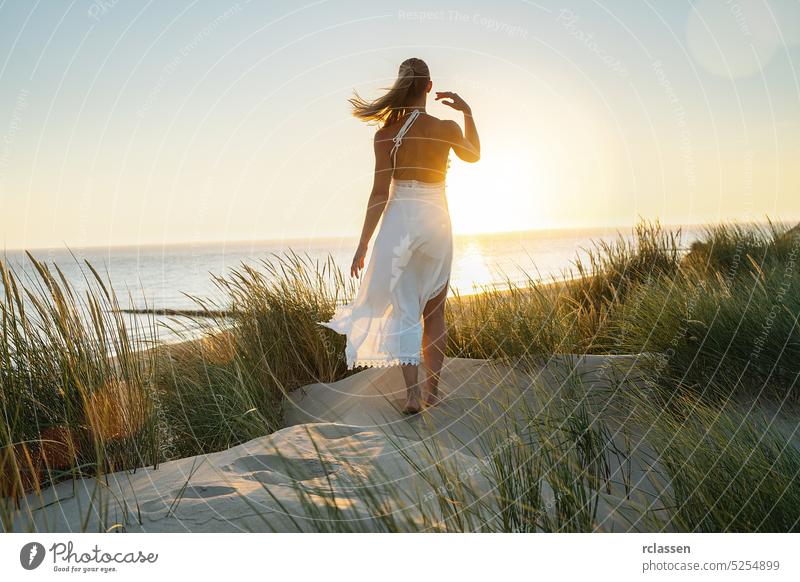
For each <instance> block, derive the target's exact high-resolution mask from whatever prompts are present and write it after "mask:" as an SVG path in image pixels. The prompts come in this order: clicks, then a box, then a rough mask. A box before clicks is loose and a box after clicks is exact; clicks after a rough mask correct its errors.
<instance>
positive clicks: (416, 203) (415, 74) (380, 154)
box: [323, 59, 480, 414]
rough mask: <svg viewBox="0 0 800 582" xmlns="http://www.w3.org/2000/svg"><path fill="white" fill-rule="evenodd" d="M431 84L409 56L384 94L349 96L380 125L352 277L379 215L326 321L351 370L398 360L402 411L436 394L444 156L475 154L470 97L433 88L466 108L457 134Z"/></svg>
mask: <svg viewBox="0 0 800 582" xmlns="http://www.w3.org/2000/svg"><path fill="white" fill-rule="evenodd" d="M432 86H433V85H432V83H431V80H430V72H429V71H428V66H427V65H426V64H425V63H424V62H423V61H422V60H420V59H408V60H406V61H403V63H402V64H401V65H400V71H399V73H398V76H397V80H396V81H395V83H394V85H393V86H392V87H391V89H389V90H388V92H387V93H386V94H384V95H383V96H382V97H379V98H378V99H375V100H374V101H367V100H364V99H362V98H361V97H359V96H358V94H356V95H355V96H354V97H353V98H352V99H350V103H351V105H352V106H353V114H354V115H355V116H356V117H358V118H359V119H362V120H363V121H367V122H378V123H380V124H381V125H382V127H381V128H380V129H379V130H378V131H377V132H376V134H375V144H374V145H375V177H374V181H373V185H372V192H371V193H370V196H369V203H368V205H367V213H366V217H365V218H364V227H363V229H362V231H361V240H360V241H359V244H358V248H357V249H356V253H355V256H354V257H353V264H352V266H351V267H350V274H351V275H352V276H354V277H359V275H360V274H361V271H362V269H364V259H365V257H366V256H367V248H368V243H369V241H370V239H371V238H372V235H373V233H374V232H375V229H376V227H377V225H378V222H379V221H380V219H381V217H383V220H382V222H381V228H380V230H379V231H378V235H377V236H376V238H375V247H374V248H373V250H372V255H371V256H370V261H369V265H368V267H367V269H366V271H365V272H364V276H363V278H362V280H361V285H360V287H359V290H358V293H357V295H356V298H355V301H354V302H353V303H352V304H350V305H345V306H342V307H340V308H338V309H337V310H336V314H335V315H334V317H333V319H332V320H331V321H330V322H328V323H324V324H323V325H326V326H327V327H330V328H331V329H333V330H335V331H337V332H339V333H341V334H345V335H346V336H347V349H346V356H347V365H348V367H349V368H351V369H352V368H354V367H359V366H393V365H400V366H401V367H402V370H403V378H404V379H405V383H406V392H407V394H406V402H405V406H404V407H403V412H404V413H406V414H414V413H416V412H419V411H420V409H421V408H422V406H423V404H424V405H426V406H432V405H435V404H436V403H437V402H438V400H439V392H438V388H439V373H440V371H441V369H442V361H443V359H444V348H445V341H446V329H445V318H444V307H445V298H446V296H447V288H448V283H449V280H450V266H451V263H452V257H453V239H452V233H451V229H450V215H449V213H448V209H447V199H446V198H445V183H444V180H445V174H446V172H447V166H448V156H449V154H450V150H451V149H452V150H453V151H454V152H455V153H456V155H457V156H458V157H459V158H461V159H462V160H465V161H467V162H477V161H478V159H479V158H480V141H479V139H478V131H477V129H476V128H475V121H474V120H473V118H472V110H471V109H470V107H469V105H467V103H466V102H465V101H464V100H463V99H462V98H461V97H459V96H458V95H456V94H455V93H450V92H437V93H436V100H437V101H438V100H442V103H443V104H444V105H447V106H448V107H451V108H453V109H455V110H456V111H461V112H463V114H464V126H465V128H466V131H465V134H462V132H461V128H460V127H459V125H458V123H456V122H454V121H445V120H441V119H437V118H436V117H433V116H432V115H428V113H427V112H426V110H425V104H426V101H427V97H428V93H430V91H431V88H432ZM421 321H424V325H422V324H421ZM420 345H421V346H422V356H423V357H422V360H423V362H424V365H425V368H426V383H425V390H424V393H421V390H420V386H419V381H418V377H419V369H418V367H419V364H420Z"/></svg>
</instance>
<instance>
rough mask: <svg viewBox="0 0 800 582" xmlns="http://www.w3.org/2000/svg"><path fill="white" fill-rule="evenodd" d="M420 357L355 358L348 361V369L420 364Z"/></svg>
mask: <svg viewBox="0 0 800 582" xmlns="http://www.w3.org/2000/svg"><path fill="white" fill-rule="evenodd" d="M419 364H420V359H419V358H414V357H409V358H389V359H385V360H355V361H354V362H348V363H347V369H348V370H354V369H355V368H391V367H392V366H419Z"/></svg>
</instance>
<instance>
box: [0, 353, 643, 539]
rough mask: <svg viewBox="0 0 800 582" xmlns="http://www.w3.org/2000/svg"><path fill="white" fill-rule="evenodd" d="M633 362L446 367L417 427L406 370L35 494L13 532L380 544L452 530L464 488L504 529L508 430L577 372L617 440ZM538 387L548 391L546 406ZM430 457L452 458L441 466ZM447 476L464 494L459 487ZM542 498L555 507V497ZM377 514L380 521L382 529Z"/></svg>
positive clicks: (484, 517) (622, 516)
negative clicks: (496, 480) (234, 432)
mask: <svg viewBox="0 0 800 582" xmlns="http://www.w3.org/2000/svg"><path fill="white" fill-rule="evenodd" d="M636 362H637V359H636V358H635V357H626V356H583V357H560V358H557V359H552V360H550V361H547V362H541V363H540V364H539V365H537V366H530V365H528V366H522V365H511V364H498V363H493V362H488V361H482V360H467V359H448V360H446V362H445V366H444V370H443V375H442V385H441V388H442V392H443V394H444V401H443V402H442V403H441V404H440V405H439V406H437V407H435V408H432V409H428V410H426V411H425V412H423V413H421V414H419V415H415V416H413V417H404V416H402V415H401V414H400V413H399V407H400V404H401V402H402V398H403V394H404V386H403V380H402V375H401V373H400V370H399V368H388V369H370V370H365V371H363V372H360V373H358V374H355V375H353V376H351V377H348V378H346V379H344V380H342V381H339V382H336V383H333V384H314V385H310V386H306V387H304V388H302V389H299V390H297V391H296V392H295V393H293V395H292V398H291V402H290V405H289V406H288V407H287V412H286V419H285V421H286V425H287V426H286V428H284V429H282V430H279V431H277V432H275V433H274V434H271V435H267V436H264V437H261V438H257V439H254V440H252V441H249V442H247V443H244V444H241V445H239V446H236V447H233V448H231V449H228V450H226V451H222V452H218V453H213V454H208V455H201V456H197V457H191V458H185V459H180V460H176V461H171V462H167V463H164V464H162V465H160V466H159V467H158V468H156V469H154V468H145V469H138V470H137V471H135V472H119V473H114V474H111V475H107V476H104V477H103V478H102V479H99V480H96V479H82V480H74V481H66V482H62V483H59V484H58V485H56V486H55V487H52V488H49V489H47V490H46V491H44V492H43V494H42V496H41V497H37V496H33V495H31V496H29V497H28V498H26V499H24V500H23V503H22V507H21V509H20V510H19V511H18V512H17V515H16V518H15V526H14V529H15V530H17V531H19V530H39V531H58V532H69V531H105V530H109V529H118V530H124V531H130V532H187V531H191V532H209V531H214V532H227V531H298V530H300V531H303V530H311V529H317V528H319V526H320V523H322V524H323V525H324V527H328V528H330V529H331V530H335V529H336V527H337V520H342V519H343V520H346V521H347V523H348V529H353V528H357V529H361V530H364V531H374V530H381V529H385V528H386V527H387V526H386V524H387V523H392V524H394V525H393V528H394V529H400V530H403V529H419V528H422V529H426V530H431V531H436V530H440V529H444V528H445V524H444V520H443V516H442V513H441V507H440V503H439V501H440V500H439V497H438V495H437V493H436V492H439V493H441V492H443V491H446V490H447V488H448V487H454V486H455V487H459V486H462V485H466V486H468V487H469V489H470V490H471V491H473V492H475V493H476V495H477V499H476V501H475V508H476V509H475V512H476V513H477V514H479V515H480V517H479V519H478V522H481V521H483V523H487V524H490V525H494V526H497V525H498V524H492V520H494V519H496V517H495V515H496V509H497V500H496V497H497V496H496V493H497V492H496V491H494V490H493V488H492V485H491V482H490V480H489V479H488V478H487V477H486V469H487V462H488V461H487V460H488V459H490V458H491V457H490V455H491V453H492V451H493V450H496V449H497V447H503V446H505V444H506V442H507V438H508V437H507V435H505V436H504V433H503V431H502V425H503V423H502V422H501V421H502V419H504V418H505V417H507V416H508V415H518V414H521V411H522V409H523V408H524V407H525V406H526V405H527V406H529V407H533V408H534V409H535V408H536V407H539V406H541V405H542V403H541V402H538V401H537V400H540V399H541V398H542V395H543V394H544V395H545V396H544V397H554V398H557V397H558V396H559V394H560V391H561V390H562V389H564V377H565V374H566V372H567V371H569V370H575V371H577V372H578V373H579V374H581V376H582V377H583V380H584V383H583V384H582V385H583V386H585V387H587V391H586V394H585V397H586V398H590V399H594V400H597V401H598V402H600V403H603V402H605V403H606V404H608V405H609V406H606V407H605V408H606V410H605V411H604V412H603V414H604V416H605V418H604V419H603V420H604V421H606V422H607V423H609V426H611V427H617V428H618V427H619V426H621V422H622V421H621V420H620V419H617V418H615V415H616V413H614V412H613V409H614V407H613V406H611V404H612V403H613V400H614V394H609V393H608V392H607V391H606V390H604V388H603V387H604V386H605V385H606V384H607V382H606V381H605V380H606V378H607V377H608V375H609V373H613V374H622V375H623V376H624V377H626V378H627V381H629V382H636V381H638V380H637V378H638V376H637V373H636V370H637V367H636ZM534 383H536V384H538V385H540V386H543V387H544V391H538V396H536V395H535V394H534V392H536V391H534V390H532V389H531V385H532V384H534ZM623 385H624V384H623ZM614 431H616V428H615V429H614ZM504 439H506V440H504ZM645 452H646V451H645ZM434 455H435V456H436V458H438V459H443V460H442V461H439V463H440V466H438V467H437V466H436V464H434V463H433V462H432V457H433V456H434ZM629 463H630V464H631V466H632V467H633V471H632V477H633V479H634V480H636V481H641V482H642V483H643V484H644V483H645V482H646V478H645V468H646V463H645V461H644V460H643V459H642V460H641V462H640V460H638V459H633V460H629ZM443 466H444V467H447V468H448V470H449V471H450V473H449V474H450V475H454V476H457V478H456V479H455V480H456V481H458V482H456V483H453V482H450V480H451V478H452V477H447V476H446V475H444V474H443V471H442V470H441V468H442V467H443ZM643 486H644V485H643ZM645 488H646V487H645ZM365 492H366V494H365ZM544 494H545V496H547V495H551V496H552V493H551V492H549V491H548V490H547V488H546V487H545V491H544ZM641 501H642V499H638V500H637V499H634V498H628V497H626V496H625V493H624V491H623V490H622V489H621V488H620V489H619V490H616V489H615V490H612V491H610V492H609V493H608V495H607V496H606V497H605V498H604V499H603V502H602V503H601V508H600V512H599V518H598V522H599V524H600V527H599V528H598V529H602V530H604V531H624V530H627V529H628V528H629V527H630V525H629V524H630V522H629V520H630V519H631V518H632V516H635V513H636V512H635V503H638V502H641ZM378 512H379V513H382V514H383V515H384V517H383V518H381V519H376V518H375V514H376V513H378ZM387 516H388V517H387ZM312 519H316V520H317V525H316V526H315V527H312V524H311V520H312ZM475 529H477V527H475Z"/></svg>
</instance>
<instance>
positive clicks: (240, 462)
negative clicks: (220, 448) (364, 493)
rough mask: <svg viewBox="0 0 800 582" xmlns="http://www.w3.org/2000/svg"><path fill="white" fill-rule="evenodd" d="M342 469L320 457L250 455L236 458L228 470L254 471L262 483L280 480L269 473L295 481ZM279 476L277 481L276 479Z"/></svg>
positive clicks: (321, 475)
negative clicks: (269, 475) (268, 474)
mask: <svg viewBox="0 0 800 582" xmlns="http://www.w3.org/2000/svg"><path fill="white" fill-rule="evenodd" d="M339 469H341V465H340V464H339V463H336V462H330V461H326V462H324V463H323V462H322V461H321V460H320V459H315V458H310V459H304V458H300V457H282V456H280V455H250V456H247V457H241V458H239V459H236V460H235V461H234V462H233V463H231V465H229V466H228V467H226V470H228V471H232V472H249V473H253V478H254V479H256V480H257V481H261V482H262V483H274V482H280V481H282V480H280V479H279V476H278V475H275V476H274V477H267V473H278V474H280V475H282V476H284V477H289V478H290V479H294V480H295V481H307V480H309V479H317V478H319V477H324V476H325V475H331V474H333V473H335V472H337V471H338V470H339ZM276 478H278V480H277V481H275V479H276Z"/></svg>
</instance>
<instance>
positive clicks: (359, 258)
mask: <svg viewBox="0 0 800 582" xmlns="http://www.w3.org/2000/svg"><path fill="white" fill-rule="evenodd" d="M366 256H367V245H361V244H360V245H358V248H357V249H356V254H355V256H354V257H353V264H352V265H350V276H351V277H355V278H356V279H358V276H359V273H360V272H361V270H362V269H363V268H364V259H365V258H366Z"/></svg>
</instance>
